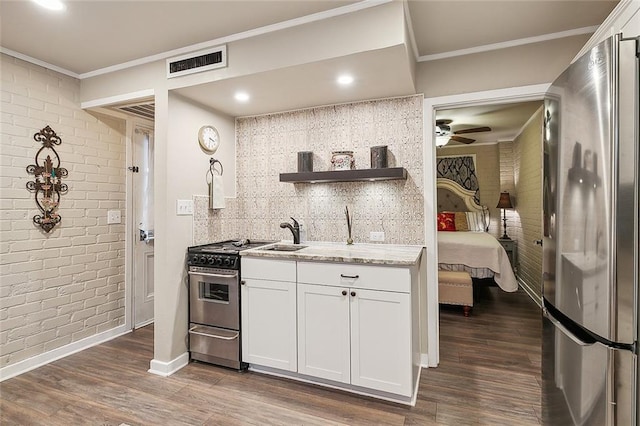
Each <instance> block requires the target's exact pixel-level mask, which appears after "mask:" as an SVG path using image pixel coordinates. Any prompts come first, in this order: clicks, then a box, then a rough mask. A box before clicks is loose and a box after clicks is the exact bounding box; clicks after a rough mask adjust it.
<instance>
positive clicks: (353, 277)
mask: <svg viewBox="0 0 640 426" xmlns="http://www.w3.org/2000/svg"><path fill="white" fill-rule="evenodd" d="M340 276H341V277H342V278H352V279H354V280H355V279H356V278H360V275H345V274H340Z"/></svg>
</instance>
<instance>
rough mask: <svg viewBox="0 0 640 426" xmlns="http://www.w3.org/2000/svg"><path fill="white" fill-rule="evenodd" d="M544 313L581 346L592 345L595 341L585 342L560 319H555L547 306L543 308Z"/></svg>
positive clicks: (563, 332)
mask: <svg viewBox="0 0 640 426" xmlns="http://www.w3.org/2000/svg"><path fill="white" fill-rule="evenodd" d="M542 314H543V315H544V316H545V317H546V318H547V319H548V320H549V321H551V323H552V324H553V325H554V326H555V327H556V328H557V329H558V330H560V331H561V332H562V334H564V335H565V336H567V337H568V338H569V339H571V341H572V342H573V343H575V344H576V345H580V346H591V345H593V343H594V342H585V341H583V340H581V339H580V338H579V337H578V336H576V335H575V334H573V333H572V332H570V331H569V330H568V329H567V328H566V327H565V326H564V325H563V324H562V323H561V322H560V321H558V320H557V319H555V318H554V317H553V315H552V314H550V313H549V311H548V310H547V309H546V308H543V309H542Z"/></svg>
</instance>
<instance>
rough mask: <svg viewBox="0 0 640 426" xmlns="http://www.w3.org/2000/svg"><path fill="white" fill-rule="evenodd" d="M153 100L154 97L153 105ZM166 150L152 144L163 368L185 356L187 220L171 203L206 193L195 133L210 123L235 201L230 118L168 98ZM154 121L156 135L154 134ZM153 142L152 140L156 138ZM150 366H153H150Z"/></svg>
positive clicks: (205, 164) (158, 349) (158, 354)
mask: <svg viewBox="0 0 640 426" xmlns="http://www.w3.org/2000/svg"><path fill="white" fill-rule="evenodd" d="M157 101H158V98H156V105H157ZM166 111H167V114H168V120H167V123H166V129H163V131H165V132H166V133H165V134H166V135H167V137H166V145H165V146H160V147H158V146H157V145H156V149H157V151H156V167H155V179H156V182H160V184H158V185H156V187H155V196H156V206H155V215H156V229H157V231H158V234H156V239H155V243H156V257H157V259H158V261H157V262H156V265H157V266H156V273H155V277H156V280H155V304H154V308H155V341H154V348H155V353H154V361H158V362H160V363H168V362H171V361H172V360H175V359H176V358H178V357H179V356H181V355H183V354H184V353H185V352H186V351H187V346H186V341H187V339H186V337H187V326H188V317H187V308H188V303H187V300H188V292H187V274H186V269H185V256H186V251H187V247H189V246H190V245H192V242H193V239H192V219H193V218H192V216H177V215H176V207H175V206H176V201H177V200H179V199H186V200H191V199H192V198H193V196H194V195H205V194H207V184H206V180H205V179H206V172H207V170H208V169H209V156H208V155H206V154H205V153H204V152H203V151H202V150H201V148H200V145H199V144H198V138H197V135H198V129H199V128H200V126H202V125H204V124H211V125H213V126H214V127H216V128H217V129H218V131H219V133H220V138H221V144H220V148H219V149H218V151H217V152H216V153H215V155H214V157H215V158H216V159H218V160H220V161H221V162H222V163H223V165H224V167H225V173H224V181H225V182H224V185H225V191H226V193H227V194H228V195H229V196H235V156H236V155H235V130H234V129H235V124H234V120H233V119H232V118H231V117H228V116H225V115H223V114H220V113H217V112H215V111H211V110H207V109H204V108H203V107H202V106H200V105H196V104H193V103H191V102H190V101H188V100H186V99H184V98H182V97H180V96H177V95H173V94H171V93H169V95H168V98H167V105H166ZM158 124H159V123H158V120H156V130H157V129H158ZM156 141H157V138H156ZM152 365H153V364H152Z"/></svg>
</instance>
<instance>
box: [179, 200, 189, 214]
mask: <svg viewBox="0 0 640 426" xmlns="http://www.w3.org/2000/svg"><path fill="white" fill-rule="evenodd" d="M192 214H193V200H176V215H178V216H189V215H192Z"/></svg>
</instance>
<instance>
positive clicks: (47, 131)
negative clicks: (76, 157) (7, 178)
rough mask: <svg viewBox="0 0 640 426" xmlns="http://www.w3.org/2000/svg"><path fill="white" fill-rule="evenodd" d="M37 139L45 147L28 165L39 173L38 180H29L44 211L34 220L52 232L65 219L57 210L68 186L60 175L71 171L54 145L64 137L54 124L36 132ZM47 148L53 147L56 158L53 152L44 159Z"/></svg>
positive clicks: (28, 168)
mask: <svg viewBox="0 0 640 426" xmlns="http://www.w3.org/2000/svg"><path fill="white" fill-rule="evenodd" d="M33 139H35V140H36V141H37V142H41V143H42V147H41V148H40V149H39V150H38V152H36V156H35V162H36V164H30V165H28V166H27V172H28V173H30V174H32V175H34V177H35V180H33V181H29V182H27V189H28V190H29V191H31V192H34V194H35V195H34V197H35V200H36V205H37V206H38V208H39V209H40V211H41V212H42V214H41V215H39V214H37V215H35V216H33V223H35V224H37V225H39V226H40V227H41V228H42V229H43V230H44V231H45V232H50V231H51V230H52V229H53V227H54V226H56V225H57V224H58V223H60V221H61V220H62V217H61V216H60V215H59V214H58V213H56V210H57V209H58V204H59V203H60V193H61V192H66V191H67V189H68V187H67V184H66V183H62V181H61V180H60V179H62V178H63V177H67V175H68V174H69V172H68V171H67V169H65V168H64V167H60V157H59V156H58V153H57V152H56V150H55V149H54V148H53V147H54V145H60V144H61V143H62V139H60V138H59V137H58V135H56V132H54V131H53V129H51V127H49V126H47V127H45V128H44V129H42V130H40V131H39V132H38V133H36V134H35V135H33ZM45 149H48V150H50V151H51V153H52V154H53V155H54V159H52V158H51V155H47V158H45V159H44V160H42V159H41V158H40V157H41V156H44V153H45V152H46V151H44V150H45ZM54 162H55V164H54Z"/></svg>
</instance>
